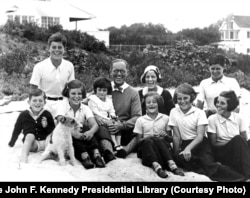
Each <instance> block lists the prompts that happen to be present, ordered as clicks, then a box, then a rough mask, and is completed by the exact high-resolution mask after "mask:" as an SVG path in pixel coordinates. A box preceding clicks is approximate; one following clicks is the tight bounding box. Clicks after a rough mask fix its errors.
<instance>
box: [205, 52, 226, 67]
mask: <svg viewBox="0 0 250 198" xmlns="http://www.w3.org/2000/svg"><path fill="white" fill-rule="evenodd" d="M217 64H219V65H220V66H222V67H225V66H226V65H230V61H229V60H228V58H226V57H225V56H224V55H222V54H215V55H212V56H211V57H210V58H209V65H210V66H211V65H217Z"/></svg>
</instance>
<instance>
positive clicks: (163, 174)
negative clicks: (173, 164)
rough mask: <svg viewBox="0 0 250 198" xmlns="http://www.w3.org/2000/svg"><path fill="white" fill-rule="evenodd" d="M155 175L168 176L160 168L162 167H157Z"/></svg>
mask: <svg viewBox="0 0 250 198" xmlns="http://www.w3.org/2000/svg"><path fill="white" fill-rule="evenodd" d="M156 173H157V175H158V176H159V177H161V178H167V177H168V174H167V173H166V172H165V171H164V170H162V168H159V169H158V170H157V171H156Z"/></svg>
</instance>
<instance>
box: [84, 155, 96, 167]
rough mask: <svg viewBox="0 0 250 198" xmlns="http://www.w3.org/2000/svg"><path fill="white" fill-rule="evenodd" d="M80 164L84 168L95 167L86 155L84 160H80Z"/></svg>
mask: <svg viewBox="0 0 250 198" xmlns="http://www.w3.org/2000/svg"><path fill="white" fill-rule="evenodd" d="M82 165H83V166H84V168H86V169H90V168H94V167H95V165H94V164H93V162H92V161H91V160H90V158H89V157H87V158H85V159H84V160H82Z"/></svg>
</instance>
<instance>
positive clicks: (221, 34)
mask: <svg viewBox="0 0 250 198" xmlns="http://www.w3.org/2000/svg"><path fill="white" fill-rule="evenodd" d="M220 38H221V40H224V32H221V33H220Z"/></svg>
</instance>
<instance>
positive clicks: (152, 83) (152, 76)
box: [139, 65, 175, 115]
mask: <svg viewBox="0 0 250 198" xmlns="http://www.w3.org/2000/svg"><path fill="white" fill-rule="evenodd" d="M160 82H161V73H160V70H159V68H158V67H156V66H154V65H149V66H147V67H146V68H145V70H144V72H143V74H142V76H141V83H144V84H146V86H145V87H144V88H143V89H141V90H139V96H140V100H141V105H142V115H145V114H146V105H145V101H144V97H145V95H146V94H147V93H148V92H156V93H158V94H159V95H160V96H162V98H163V101H164V103H162V104H159V112H160V113H163V114H166V115H169V114H170V111H171V109H172V108H174V107H175V105H174V102H173V99H172V96H171V94H170V92H169V91H168V90H165V89H163V88H162V87H160V86H159V85H158V83H160Z"/></svg>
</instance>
